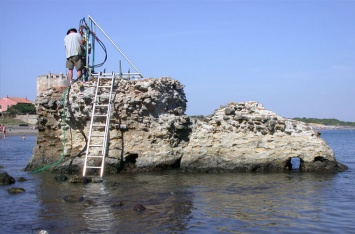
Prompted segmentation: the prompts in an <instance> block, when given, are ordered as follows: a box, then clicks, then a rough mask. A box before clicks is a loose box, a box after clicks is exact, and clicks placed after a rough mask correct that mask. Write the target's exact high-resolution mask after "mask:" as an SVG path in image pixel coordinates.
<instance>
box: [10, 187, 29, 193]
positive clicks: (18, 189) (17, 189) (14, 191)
mask: <svg viewBox="0 0 355 234" xmlns="http://www.w3.org/2000/svg"><path fill="white" fill-rule="evenodd" d="M7 191H8V192H9V193H11V194H16V193H24V192H25V189H24V188H16V187H13V188H9V189H8V190H7Z"/></svg>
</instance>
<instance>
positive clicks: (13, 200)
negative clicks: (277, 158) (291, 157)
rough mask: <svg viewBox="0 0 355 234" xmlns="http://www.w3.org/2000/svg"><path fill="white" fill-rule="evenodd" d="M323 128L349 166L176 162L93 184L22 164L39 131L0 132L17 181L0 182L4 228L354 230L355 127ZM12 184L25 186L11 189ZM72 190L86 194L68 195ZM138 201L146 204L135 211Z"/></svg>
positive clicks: (3, 158)
mask: <svg viewBox="0 0 355 234" xmlns="http://www.w3.org/2000/svg"><path fill="white" fill-rule="evenodd" d="M321 134H322V135H321V137H322V138H323V139H325V140H326V142H327V143H328V144H329V146H330V147H331V148H332V149H333V150H334V152H335V156H336V158H337V160H338V161H340V162H341V163H343V164H345V165H347V166H348V167H349V169H348V170H347V171H345V172H342V173H302V172H299V171H297V170H293V171H290V172H285V173H219V174H202V173H201V174H195V173H182V172H180V171H178V170H175V171H163V172H151V173H139V174H115V175H105V176H104V181H103V183H88V184H70V183H68V182H58V181H56V180H55V179H54V176H55V175H54V174H49V173H44V172H41V173H33V172H32V173H31V172H24V171H23V168H24V167H25V166H26V164H27V163H28V161H29V159H30V157H31V154H32V149H33V147H34V145H35V143H36V137H35V136H27V138H26V140H22V137H20V136H10V137H7V138H6V139H5V140H0V165H2V166H3V168H2V169H0V171H6V172H8V173H9V174H10V175H11V176H13V177H14V178H15V179H16V180H17V182H16V183H15V184H13V185H8V186H5V185H0V199H1V202H0V233H39V231H40V230H46V231H48V233H50V234H51V233H355V212H354V210H355V170H354V169H355V131H350V130H326V131H322V132H321ZM19 177H24V178H26V179H27V181H25V182H18V178H19ZM10 187H22V188H24V189H25V190H26V191H25V192H24V193H21V194H9V193H8V192H7V189H8V188H10ZM71 194H74V195H76V196H83V198H84V200H83V201H82V202H77V203H68V202H65V201H64V199H63V198H64V197H65V196H67V195H71ZM114 204H119V205H114ZM137 204H141V205H143V206H144V207H145V208H146V209H145V210H144V211H134V210H133V207H134V206H136V205H137Z"/></svg>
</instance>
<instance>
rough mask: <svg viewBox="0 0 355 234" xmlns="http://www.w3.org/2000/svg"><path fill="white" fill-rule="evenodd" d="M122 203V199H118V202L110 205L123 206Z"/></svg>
mask: <svg viewBox="0 0 355 234" xmlns="http://www.w3.org/2000/svg"><path fill="white" fill-rule="evenodd" d="M123 205H124V203H123V201H119V202H115V203H113V204H112V205H111V207H120V206H123Z"/></svg>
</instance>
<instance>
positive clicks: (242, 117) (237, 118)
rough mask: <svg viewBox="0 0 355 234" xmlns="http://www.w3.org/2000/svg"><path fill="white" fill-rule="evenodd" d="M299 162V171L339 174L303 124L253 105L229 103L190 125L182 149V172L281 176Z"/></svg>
mask: <svg viewBox="0 0 355 234" xmlns="http://www.w3.org/2000/svg"><path fill="white" fill-rule="evenodd" d="M291 158H299V160H300V168H299V169H300V170H302V171H341V170H345V169H346V167H345V166H343V165H342V164H338V163H337V162H336V161H335V158H334V153H333V151H332V150H331V149H330V148H329V146H328V145H327V144H326V143H325V141H324V140H323V139H321V138H320V137H319V133H318V132H316V131H314V130H312V128H311V127H309V126H307V125H306V124H305V123H303V122H299V121H295V120H291V119H286V118H283V117H281V116H280V115H277V114H275V113H273V112H272V111H269V110H266V109H265V108H264V107H263V106H262V105H261V104H260V103H257V102H252V101H250V102H239V103H228V105H226V106H224V107H221V108H220V109H218V110H216V111H215V112H214V114H213V115H210V116H207V117H206V118H205V119H204V120H203V121H197V122H196V123H195V124H194V125H193V130H192V134H191V135H190V141H189V144H188V145H187V146H186V147H185V149H184V156H183V157H182V160H181V168H182V169H184V170H185V171H206V172H208V171H238V172H239V171H282V170H285V169H286V170H287V169H292V164H291Z"/></svg>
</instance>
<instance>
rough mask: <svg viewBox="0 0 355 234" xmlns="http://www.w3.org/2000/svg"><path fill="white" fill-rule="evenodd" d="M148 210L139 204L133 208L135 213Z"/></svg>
mask: <svg viewBox="0 0 355 234" xmlns="http://www.w3.org/2000/svg"><path fill="white" fill-rule="evenodd" d="M145 209H146V208H145V207H144V206H143V205H142V204H137V205H135V206H134V207H133V210H134V211H143V210H145Z"/></svg>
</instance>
